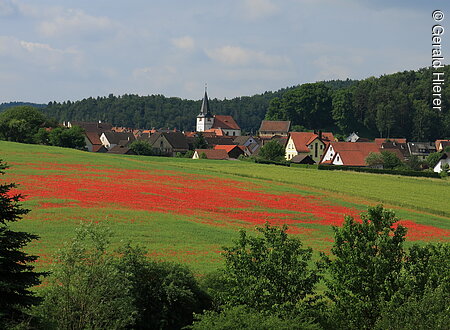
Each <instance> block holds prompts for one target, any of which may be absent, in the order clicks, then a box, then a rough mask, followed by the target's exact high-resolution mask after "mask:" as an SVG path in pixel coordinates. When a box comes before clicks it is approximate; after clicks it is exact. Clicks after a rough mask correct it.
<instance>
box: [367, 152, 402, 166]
mask: <svg viewBox="0 0 450 330" xmlns="http://www.w3.org/2000/svg"><path fill="white" fill-rule="evenodd" d="M366 164H367V165H369V166H377V165H381V166H383V168H386V169H393V168H396V167H398V166H401V165H402V161H401V160H400V159H399V158H398V157H397V155H396V154H394V153H393V152H390V151H386V150H383V151H382V152H381V153H374V152H371V153H370V154H369V156H367V157H366Z"/></svg>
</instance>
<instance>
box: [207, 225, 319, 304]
mask: <svg viewBox="0 0 450 330" xmlns="http://www.w3.org/2000/svg"><path fill="white" fill-rule="evenodd" d="M256 229H257V230H258V231H259V232H260V233H261V234H262V236H261V237H251V236H247V233H246V232H245V231H240V238H239V240H238V241H236V242H235V245H234V246H232V247H229V248H227V247H225V248H224V253H223V255H224V257H225V269H224V270H223V272H222V273H219V276H218V279H219V283H220V286H216V288H215V289H214V291H215V294H214V295H215V296H216V297H219V300H220V302H221V303H224V304H227V305H231V306H237V305H247V306H249V307H252V308H255V309H257V310H266V311H272V312H274V313H280V312H290V311H292V310H294V309H295V308H296V306H297V304H299V303H301V302H302V300H304V299H305V298H306V297H307V296H308V295H310V294H312V293H313V291H314V287H315V285H316V284H317V282H318V281H319V280H320V278H321V276H320V275H319V274H318V271H317V269H313V268H312V267H310V265H309V263H310V261H311V256H312V250H311V249H303V248H302V243H301V241H299V240H298V239H296V238H290V237H288V235H287V233H286V231H287V226H283V227H281V228H278V227H271V226H270V225H269V224H268V223H266V224H265V226H264V227H257V228H256Z"/></svg>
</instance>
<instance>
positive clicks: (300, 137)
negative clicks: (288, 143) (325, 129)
mask: <svg viewBox="0 0 450 330" xmlns="http://www.w3.org/2000/svg"><path fill="white" fill-rule="evenodd" d="M290 136H291V139H292V141H294V146H295V149H296V150H297V152H309V151H310V149H309V148H308V145H309V144H310V143H312V142H313V141H314V140H315V139H317V138H318V137H319V136H318V135H317V134H314V133H313V132H291V133H290Z"/></svg>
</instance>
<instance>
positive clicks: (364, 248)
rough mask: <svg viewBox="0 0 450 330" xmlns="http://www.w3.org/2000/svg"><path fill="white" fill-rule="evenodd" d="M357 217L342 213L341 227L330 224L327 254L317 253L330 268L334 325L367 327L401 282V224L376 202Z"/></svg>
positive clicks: (404, 233) (403, 229) (402, 255)
mask: <svg viewBox="0 0 450 330" xmlns="http://www.w3.org/2000/svg"><path fill="white" fill-rule="evenodd" d="M361 219H362V222H361V223H360V222H358V221H355V220H354V219H353V218H352V217H350V216H347V217H346V218H345V222H344V224H343V226H342V227H333V230H334V236H335V243H334V245H333V248H332V250H331V253H332V257H328V256H326V255H325V254H322V258H323V260H324V261H325V267H326V268H327V269H328V273H329V278H327V279H326V285H327V292H326V293H327V295H328V297H329V298H330V299H331V300H332V301H333V303H334V304H333V308H332V315H334V318H333V321H334V322H335V324H336V327H338V328H349V329H370V328H372V327H373V326H374V324H375V322H376V320H377V319H378V317H379V316H380V312H381V307H382V306H383V304H384V303H385V302H388V301H390V299H391V297H392V296H393V295H394V293H395V292H396V291H397V290H398V288H399V286H400V284H401V281H400V275H401V269H402V259H403V257H404V251H403V242H404V240H405V235H406V229H405V228H404V227H402V226H401V225H398V226H397V227H395V226H394V224H395V223H396V222H397V221H398V219H397V218H396V217H395V214H394V212H392V211H389V210H386V209H384V208H383V207H382V206H381V205H378V206H376V207H369V209H368V212H367V213H363V214H361Z"/></svg>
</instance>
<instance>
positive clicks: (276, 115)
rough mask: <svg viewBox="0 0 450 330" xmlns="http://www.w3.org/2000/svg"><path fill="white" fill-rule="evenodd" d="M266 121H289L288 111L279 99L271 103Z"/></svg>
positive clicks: (274, 99)
mask: <svg viewBox="0 0 450 330" xmlns="http://www.w3.org/2000/svg"><path fill="white" fill-rule="evenodd" d="M264 119H266V120H288V114H287V112H286V109H284V108H282V105H281V100H280V99H279V98H278V97H275V98H273V99H272V100H270V102H269V108H268V109H267V112H266V116H265V117H264Z"/></svg>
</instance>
